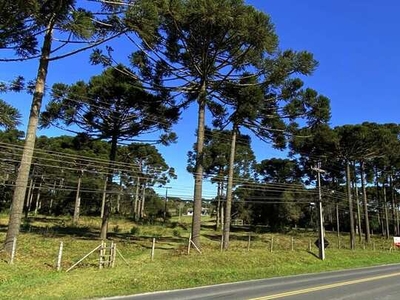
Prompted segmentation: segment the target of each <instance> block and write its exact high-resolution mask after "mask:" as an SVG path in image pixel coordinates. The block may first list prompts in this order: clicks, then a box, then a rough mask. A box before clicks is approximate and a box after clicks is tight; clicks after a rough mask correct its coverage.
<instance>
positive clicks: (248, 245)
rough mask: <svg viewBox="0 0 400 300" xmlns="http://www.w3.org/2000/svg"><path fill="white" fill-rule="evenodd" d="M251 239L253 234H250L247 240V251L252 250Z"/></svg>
mask: <svg viewBox="0 0 400 300" xmlns="http://www.w3.org/2000/svg"><path fill="white" fill-rule="evenodd" d="M250 241H251V235H250V234H249V240H248V241H247V251H250Z"/></svg>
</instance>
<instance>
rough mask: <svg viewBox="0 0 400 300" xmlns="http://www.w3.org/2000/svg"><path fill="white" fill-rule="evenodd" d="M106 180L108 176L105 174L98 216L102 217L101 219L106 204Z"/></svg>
mask: <svg viewBox="0 0 400 300" xmlns="http://www.w3.org/2000/svg"><path fill="white" fill-rule="evenodd" d="M107 182H108V176H106V178H105V179H104V185H103V196H102V198H101V210H100V218H102V219H103V216H104V207H105V206H106V197H107Z"/></svg>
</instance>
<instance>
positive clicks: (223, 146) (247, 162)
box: [187, 127, 255, 228]
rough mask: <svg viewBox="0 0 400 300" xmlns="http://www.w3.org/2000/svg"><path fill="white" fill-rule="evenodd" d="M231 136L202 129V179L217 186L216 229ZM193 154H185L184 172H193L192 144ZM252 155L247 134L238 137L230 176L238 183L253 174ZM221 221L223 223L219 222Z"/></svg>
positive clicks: (220, 214) (229, 153)
mask: <svg viewBox="0 0 400 300" xmlns="http://www.w3.org/2000/svg"><path fill="white" fill-rule="evenodd" d="M231 137H232V132H231V131H230V130H222V131H221V130H217V129H213V130H211V129H210V128H208V127H206V129H205V141H204V157H203V163H204V177H211V181H212V182H214V183H215V182H216V183H217V222H216V227H217V228H218V227H219V226H220V221H221V217H222V215H223V213H222V208H223V205H222V203H221V200H222V198H223V190H224V188H225V186H226V184H225V182H226V178H227V176H228V171H229V166H230V163H229V160H230V156H231V144H232V143H231ZM193 149H194V151H189V153H188V167H187V170H188V171H189V172H191V173H194V170H195V164H196V152H195V150H196V144H195V145H194V146H193ZM254 164H255V155H254V153H253V150H252V149H251V138H250V136H248V135H244V134H238V136H237V147H235V160H234V162H233V167H232V168H231V169H232V170H233V174H234V177H235V178H239V179H242V180H245V179H249V178H250V176H251V175H252V172H253V167H254ZM222 221H223V220H222Z"/></svg>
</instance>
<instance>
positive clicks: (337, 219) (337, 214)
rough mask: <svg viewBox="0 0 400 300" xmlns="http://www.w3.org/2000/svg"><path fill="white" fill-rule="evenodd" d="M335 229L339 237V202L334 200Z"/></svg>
mask: <svg viewBox="0 0 400 300" xmlns="http://www.w3.org/2000/svg"><path fill="white" fill-rule="evenodd" d="M335 208H336V231H337V237H338V238H340V221H339V203H337V202H336V205H335Z"/></svg>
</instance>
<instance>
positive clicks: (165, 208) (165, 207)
mask: <svg viewBox="0 0 400 300" xmlns="http://www.w3.org/2000/svg"><path fill="white" fill-rule="evenodd" d="M171 188H172V187H170V186H166V187H165V199H164V224H165V221H166V220H167V202H168V189H171Z"/></svg>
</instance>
